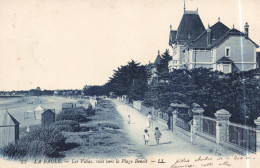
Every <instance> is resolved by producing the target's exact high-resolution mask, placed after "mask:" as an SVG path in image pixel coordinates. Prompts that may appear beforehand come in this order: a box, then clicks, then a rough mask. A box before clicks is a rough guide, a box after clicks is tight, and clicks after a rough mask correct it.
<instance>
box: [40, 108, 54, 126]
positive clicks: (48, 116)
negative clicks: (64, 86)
mask: <svg viewBox="0 0 260 168" xmlns="http://www.w3.org/2000/svg"><path fill="white" fill-rule="evenodd" d="M54 122H55V109H52V110H51V109H47V110H45V111H44V112H43V113H42V127H44V128H47V127H49V126H51V124H53V123H54Z"/></svg>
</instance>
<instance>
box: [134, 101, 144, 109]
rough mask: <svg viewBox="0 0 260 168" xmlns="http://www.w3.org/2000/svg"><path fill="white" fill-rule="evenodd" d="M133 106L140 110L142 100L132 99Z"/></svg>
mask: <svg viewBox="0 0 260 168" xmlns="http://www.w3.org/2000/svg"><path fill="white" fill-rule="evenodd" d="M133 107H134V108H135V109H136V110H138V111H141V110H142V101H139V100H137V101H133Z"/></svg>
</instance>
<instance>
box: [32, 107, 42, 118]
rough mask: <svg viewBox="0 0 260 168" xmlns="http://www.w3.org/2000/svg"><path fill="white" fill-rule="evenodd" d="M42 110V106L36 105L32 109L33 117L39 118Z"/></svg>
mask: <svg viewBox="0 0 260 168" xmlns="http://www.w3.org/2000/svg"><path fill="white" fill-rule="evenodd" d="M43 112H44V108H42V107H41V106H38V107H36V108H35V109H34V113H35V118H36V120H39V119H41V115H42V113H43Z"/></svg>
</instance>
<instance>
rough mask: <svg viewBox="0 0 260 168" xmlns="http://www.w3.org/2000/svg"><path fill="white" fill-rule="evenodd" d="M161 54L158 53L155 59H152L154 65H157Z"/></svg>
mask: <svg viewBox="0 0 260 168" xmlns="http://www.w3.org/2000/svg"><path fill="white" fill-rule="evenodd" d="M161 59H162V58H161V56H160V55H157V57H156V59H155V61H154V63H153V64H154V65H158V64H160V62H161Z"/></svg>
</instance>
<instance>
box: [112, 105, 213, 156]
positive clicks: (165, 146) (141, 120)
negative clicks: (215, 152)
mask: <svg viewBox="0 0 260 168" xmlns="http://www.w3.org/2000/svg"><path fill="white" fill-rule="evenodd" d="M112 102H113V103H114V104H115V105H116V109H117V111H118V112H119V113H120V114H121V116H122V117H123V119H124V120H125V129H126V131H127V132H128V133H129V136H130V137H131V138H132V140H133V142H135V143H136V145H138V147H139V148H140V150H142V151H143V152H144V153H145V155H146V156H153V155H156V156H158V155H167V156H170V155H176V154H178V155H184V156H186V155H194V154H196V155H208V154H209V153H208V152H207V151H205V150H202V149H201V148H199V147H198V146H196V145H192V144H191V143H190V142H189V140H188V139H186V138H184V137H180V136H178V134H174V132H172V131H170V130H168V129H167V126H166V125H165V124H163V123H160V122H159V121H154V126H153V128H150V129H148V133H149V135H150V141H149V144H148V146H144V140H143V133H144V129H145V121H146V116H144V115H143V114H142V113H140V112H139V111H137V110H136V109H134V108H132V107H130V106H129V105H126V104H124V103H122V102H120V101H117V100H113V101H112ZM129 114H130V115H131V124H128V123H127V118H128V115H129ZM155 127H159V129H160V130H161V133H162V137H161V139H160V145H156V141H155V138H154V128H155Z"/></svg>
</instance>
